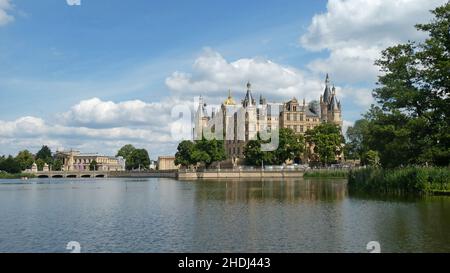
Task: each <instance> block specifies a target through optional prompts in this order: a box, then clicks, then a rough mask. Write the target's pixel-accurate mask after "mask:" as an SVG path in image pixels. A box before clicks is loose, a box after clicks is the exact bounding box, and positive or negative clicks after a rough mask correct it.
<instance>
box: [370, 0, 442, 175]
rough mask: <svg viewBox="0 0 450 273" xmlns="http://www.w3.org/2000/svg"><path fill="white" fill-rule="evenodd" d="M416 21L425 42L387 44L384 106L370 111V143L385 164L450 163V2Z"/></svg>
mask: <svg viewBox="0 0 450 273" xmlns="http://www.w3.org/2000/svg"><path fill="white" fill-rule="evenodd" d="M432 13H433V15H434V18H433V20H432V21H431V22H429V23H427V24H419V25H416V28H417V29H418V30H419V31H423V32H426V33H427V34H428V38H427V39H425V41H424V42H420V43H413V42H409V43H406V44H400V45H396V46H393V47H389V48H387V49H385V50H384V51H383V52H382V54H381V58H380V59H379V60H377V61H376V65H378V66H380V70H381V71H382V72H383V73H382V75H381V76H380V77H379V78H378V83H377V84H378V86H379V87H378V88H376V89H375V90H374V92H373V94H374V97H375V98H376V99H377V102H378V103H379V105H380V107H373V108H372V109H371V110H370V111H369V112H368V113H367V115H366V118H367V119H368V120H369V122H370V125H369V132H368V137H367V138H368V144H369V146H370V149H372V150H374V151H378V152H379V154H380V160H381V164H382V165H383V166H385V167H395V166H399V165H405V164H424V163H426V162H427V163H430V164H435V165H444V166H446V165H449V160H450V130H449V124H450V117H449V114H450V107H449V105H450V90H449V88H450V73H449V71H450V33H449V27H450V3H446V4H444V5H443V6H441V7H438V8H436V9H435V10H433V11H432Z"/></svg>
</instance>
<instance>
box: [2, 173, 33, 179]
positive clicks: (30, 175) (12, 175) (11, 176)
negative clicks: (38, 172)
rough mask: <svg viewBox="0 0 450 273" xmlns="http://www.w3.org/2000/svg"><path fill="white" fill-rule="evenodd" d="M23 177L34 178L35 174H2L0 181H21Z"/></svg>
mask: <svg viewBox="0 0 450 273" xmlns="http://www.w3.org/2000/svg"><path fill="white" fill-rule="evenodd" d="M22 177H28V178H34V177H35V176H34V174H29V173H5V172H0V179H20V178H22Z"/></svg>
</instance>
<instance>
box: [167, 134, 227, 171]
mask: <svg viewBox="0 0 450 273" xmlns="http://www.w3.org/2000/svg"><path fill="white" fill-rule="evenodd" d="M177 150H178V151H177V153H176V154H175V164H179V165H182V166H183V167H189V166H195V165H197V164H198V163H201V164H204V165H205V167H209V166H211V164H212V163H214V162H219V161H222V160H224V159H226V154H225V148H224V142H223V141H221V140H216V139H212V140H207V139H205V138H202V139H201V140H197V141H195V143H194V142H192V141H189V140H185V141H182V142H180V144H178V148H177Z"/></svg>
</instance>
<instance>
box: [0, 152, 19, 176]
mask: <svg viewBox="0 0 450 273" xmlns="http://www.w3.org/2000/svg"><path fill="white" fill-rule="evenodd" d="M0 171H4V172H7V173H20V172H21V171H22V168H21V167H20V164H19V162H17V160H16V159H14V157H12V156H11V155H10V156H8V157H7V158H4V159H3V160H1V161H0Z"/></svg>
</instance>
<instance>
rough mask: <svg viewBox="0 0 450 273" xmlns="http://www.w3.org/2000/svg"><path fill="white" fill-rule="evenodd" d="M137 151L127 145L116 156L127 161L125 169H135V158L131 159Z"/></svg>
mask: <svg viewBox="0 0 450 273" xmlns="http://www.w3.org/2000/svg"><path fill="white" fill-rule="evenodd" d="M135 150H136V148H135V147H134V146H133V145H131V144H127V145H125V146H123V147H122V148H120V149H119V151H118V152H117V154H116V156H121V157H123V158H124V159H125V168H126V169H127V170H131V169H133V164H134V163H133V158H132V157H131V156H132V154H133V152H134V151H135Z"/></svg>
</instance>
